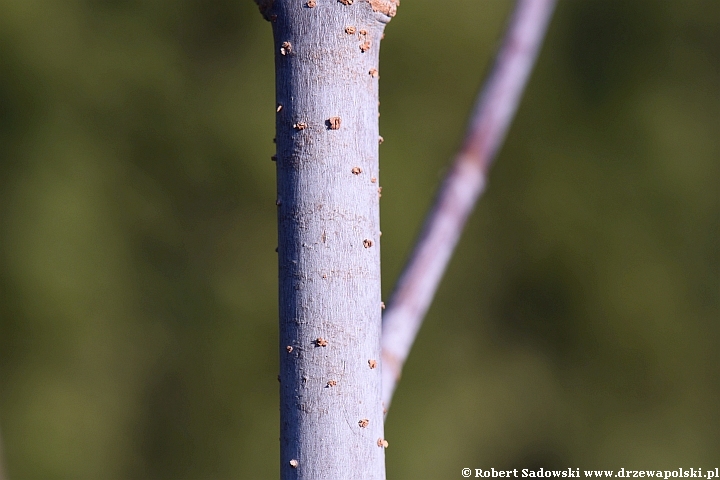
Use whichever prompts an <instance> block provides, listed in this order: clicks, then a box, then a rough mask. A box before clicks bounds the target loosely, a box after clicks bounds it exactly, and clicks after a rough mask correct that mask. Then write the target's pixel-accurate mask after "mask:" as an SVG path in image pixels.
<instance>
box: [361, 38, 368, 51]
mask: <svg viewBox="0 0 720 480" xmlns="http://www.w3.org/2000/svg"><path fill="white" fill-rule="evenodd" d="M368 50H370V40H365V41H364V42H363V43H362V45H360V51H361V52H363V53H365V52H367V51H368Z"/></svg>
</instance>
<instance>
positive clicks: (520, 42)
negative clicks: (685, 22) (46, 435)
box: [382, 0, 555, 409]
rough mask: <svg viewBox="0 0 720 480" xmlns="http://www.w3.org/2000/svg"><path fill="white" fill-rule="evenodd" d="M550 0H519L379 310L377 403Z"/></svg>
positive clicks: (481, 176)
mask: <svg viewBox="0 0 720 480" xmlns="http://www.w3.org/2000/svg"><path fill="white" fill-rule="evenodd" d="M554 7H555V0H519V1H518V3H517V5H516V7H515V11H514V12H513V14H512V17H511V19H510V23H509V25H508V29H507V32H506V33H505V38H504V39H503V43H502V46H501V48H500V50H499V52H498V54H497V57H496V59H495V64H494V66H493V69H492V71H491V73H490V76H489V77H488V79H487V81H486V83H485V86H484V88H483V90H482V93H481V95H480V96H479V98H478V101H477V103H476V105H475V110H474V112H473V114H472V117H471V120H470V125H469V128H468V131H467V133H466V136H465V140H464V142H463V145H462V147H461V149H460V151H459V152H458V154H457V156H456V157H455V160H454V163H453V166H452V168H451V169H450V171H449V173H448V174H447V176H446V178H445V179H444V181H443V185H442V187H441V189H440V192H439V194H438V196H437V198H436V200H435V204H434V205H433V207H432V209H431V211H430V213H429V215H428V217H427V219H426V222H425V225H424V227H423V230H422V233H421V234H420V237H419V238H418V241H417V244H416V246H415V249H414V251H413V253H412V255H411V256H410V259H409V260H408V263H407V265H406V266H405V269H404V270H403V272H402V274H401V275H400V279H399V281H398V283H397V286H396V288H395V291H394V293H393V295H392V297H391V299H390V302H389V305H388V309H387V310H386V312H385V315H384V316H383V329H382V360H383V364H382V375H383V379H382V380H383V403H384V405H385V408H386V409H387V408H389V406H390V401H391V400H392V395H393V392H394V391H395V387H396V384H397V381H398V380H399V378H400V373H401V371H402V367H403V364H404V363H405V360H406V359H407V356H408V354H409V352H410V348H411V346H412V344H413V342H414V341H415V337H416V336H417V333H418V330H419V329H420V325H421V324H422V321H423V318H424V317H425V314H426V312H427V310H428V308H429V306H430V303H431V301H432V299H433V297H434V295H435V292H436V290H437V287H438V284H439V283H440V279H441V278H442V276H443V274H444V272H445V269H446V267H447V264H448V261H449V260H450V257H451V255H452V252H453V250H454V249H455V246H456V245H457V242H458V239H459V238H460V234H461V233H462V230H463V228H464V226H465V222H466V221H467V218H468V216H469V215H470V212H471V211H472V209H473V207H474V206H475V203H476V201H477V199H478V198H479V196H480V195H481V194H482V192H483V190H484V188H485V178H486V175H487V172H488V169H489V167H490V165H491V164H492V161H493V160H494V158H495V154H496V152H497V151H498V149H499V147H500V146H501V145H502V142H503V140H504V138H505V135H506V133H507V130H508V127H509V125H510V122H511V121H512V118H513V116H514V114H515V111H516V110H517V106H518V103H519V101H520V97H521V95H522V92H523V90H524V89H525V85H526V83H527V80H528V77H529V76H530V72H531V70H532V67H533V65H534V63H535V59H536V58H537V55H538V52H539V50H540V46H541V44H542V40H543V38H544V36H545V31H546V30H547V26H548V24H549V22H550V18H551V16H552V12H553V10H554Z"/></svg>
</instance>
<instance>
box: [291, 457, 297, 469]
mask: <svg viewBox="0 0 720 480" xmlns="http://www.w3.org/2000/svg"><path fill="white" fill-rule="evenodd" d="M298 465H299V463H298V461H297V460H295V459H294V458H293V459H292V460H290V466H291V467H292V468H297V467H298Z"/></svg>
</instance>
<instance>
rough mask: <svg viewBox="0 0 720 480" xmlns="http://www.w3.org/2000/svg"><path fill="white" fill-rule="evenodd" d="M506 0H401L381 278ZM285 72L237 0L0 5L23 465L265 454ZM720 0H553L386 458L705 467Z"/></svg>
mask: <svg viewBox="0 0 720 480" xmlns="http://www.w3.org/2000/svg"><path fill="white" fill-rule="evenodd" d="M511 7H512V5H511V4H510V3H508V2H500V1H496V0H493V1H490V0H488V1H483V2H477V1H465V2H437V1H431V0H414V1H412V2H403V5H402V7H401V9H400V11H399V14H398V16H397V17H396V18H395V19H394V20H393V21H392V22H391V23H390V25H389V26H388V29H387V38H386V40H385V42H384V43H383V52H382V58H383V60H382V67H383V68H382V71H381V74H382V83H381V97H382V117H381V131H382V134H383V136H384V137H385V139H386V140H387V141H386V142H385V144H384V145H383V147H382V159H381V163H382V166H383V178H382V180H383V186H384V187H385V188H384V190H383V211H382V221H383V234H384V235H383V262H384V263H383V264H384V276H383V279H384V291H385V292H386V295H387V294H389V292H390V290H391V288H392V284H393V281H394V279H395V278H396V276H397V274H398V272H399V270H400V268H401V267H402V263H403V261H404V258H405V257H406V255H407V253H408V251H409V249H410V248H411V245H412V243H413V241H414V235H415V234H416V232H417V231H418V229H419V227H420V224H421V222H422V218H423V216H424V213H425V210H426V208H427V207H428V205H429V204H430V202H431V200H432V196H433V192H434V191H435V190H436V188H437V184H438V181H439V179H440V178H441V176H442V173H443V171H444V169H445V168H446V166H447V162H448V160H449V159H450V158H451V156H452V154H453V152H454V150H455V149H456V147H457V145H458V144H459V141H460V139H461V137H462V134H463V131H464V125H465V121H466V117H467V115H468V113H469V111H470V109H471V108H472V105H473V102H474V98H475V95H476V92H477V89H478V87H479V85H480V84H481V79H482V77H483V75H484V73H485V72H486V71H487V68H488V65H489V62H490V61H491V59H492V54H493V51H494V49H495V48H496V45H497V39H498V38H499V35H500V33H501V32H502V29H503V26H504V22H505V20H506V17H507V14H508V12H509V11H510V9H511ZM273 85H274V75H273V58H272V44H271V32H270V27H269V26H268V25H267V24H266V22H264V21H263V20H262V18H261V17H260V15H259V14H258V13H257V9H256V6H255V5H254V3H253V2H251V1H249V0H244V1H236V0H233V1H229V0H218V1H214V2H203V1H200V0H162V1H160V0H144V1H138V0H105V1H102V0H64V1H56V0H43V1H38V0H22V1H18V0H0V425H1V426H2V435H3V440H4V453H5V457H6V462H7V470H8V473H9V476H10V478H11V479H14V480H19V479H48V480H50V479H68V478H72V479H108V480H111V479H126V478H128V479H129V478H132V479H177V480H183V479H188V480H192V479H230V478H248V479H250V478H276V477H277V475H278V465H277V457H278V450H279V447H278V441H277V438H278V429H279V422H278V413H277V409H278V398H277V395H278V389H277V383H276V379H275V376H276V373H277V351H278V347H277V346H276V338H277V325H276V323H277V320H276V318H277V307H276V290H277V283H276V282H277V280H276V278H277V277H276V275H277V274H276V258H275V253H274V251H273V250H274V247H275V238H276V230H275V206H274V192H275V182H274V165H273V164H272V162H271V161H270V155H272V154H273V153H274V152H273V144H272V137H273V128H274V125H273V122H274V108H273V107H274V94H273ZM719 91H720V3H718V2H713V1H710V0H705V1H689V0H688V1H683V2H662V3H660V2H656V1H640V0H637V1H634V2H624V1H621V0H613V1H607V0H594V1H586V2H563V3H561V4H560V5H559V7H558V10H557V14H556V17H555V18H554V20H553V23H552V25H551V29H550V32H549V37H548V39H547V42H546V44H545V46H544V48H543V52H542V55H541V57H540V59H539V64H538V67H537V69H536V71H535V73H534V75H533V78H532V81H531V83H530V85H529V89H528V92H527V95H526V96H525V98H524V100H523V103H522V105H521V108H520V111H519V114H518V117H517V118H516V120H515V122H514V125H513V127H512V130H511V132H510V134H509V136H508V138H507V141H506V144H505V146H504V148H503V150H502V152H501V154H500V156H499V158H498V160H497V163H496V166H495V167H494V169H493V171H492V175H491V179H490V184H489V189H488V191H487V193H486V195H485V197H484V198H483V199H482V201H481V204H480V206H479V208H478V210H477V211H476V212H475V214H474V215H473V216H472V218H471V220H470V223H469V225H468V229H467V231H466V232H465V234H464V236H463V239H462V241H461V244H460V246H459V248H458V250H457V252H456V255H455V257H454V259H453V262H452V264H451V266H450V269H449V272H448V274H447V277H446V279H445V281H444V282H443V284H442V287H441V289H440V292H439V293H438V296H437V298H436V301H435V303H434V305H433V307H432V309H431V311H430V314H429V316H428V318H427V321H426V324H425V326H424V328H423V330H422V332H421V334H420V337H419V339H418V342H417V343H416V346H415V349H414V351H413V353H412V355H411V358H410V360H409V362H408V364H407V367H406V370H405V377H404V379H403V381H402V382H401V384H400V388H399V390H398V392H397V395H396V397H395V401H394V403H393V408H392V411H391V413H390V416H389V418H388V423H387V426H386V433H387V438H388V439H389V441H390V448H389V449H388V450H387V464H388V477H389V478H456V477H459V471H460V469H461V468H463V467H472V468H476V467H477V468H479V467H485V468H489V467H491V466H493V467H495V468H526V467H527V468H533V467H540V466H544V467H580V468H581V469H582V468H585V467H587V468H590V467H604V468H613V469H619V468H620V467H625V468H653V469H654V468H663V469H665V468H677V467H683V468H689V467H695V468H697V467H701V468H711V467H712V468H714V467H717V466H718V465H719V464H720V453H719V452H720V433H719V432H720V414H719V413H718V409H717V401H718V396H720V355H719V354H718V351H719V349H718V345H719V344H720V324H719V322H718V320H720V251H719V249H718V239H719V238H720V236H719V234H720V228H719V227H720V195H719V194H718V181H719V180H720V162H718V159H720V141H719V140H718V134H719V133H720V95H719V93H718V92H719Z"/></svg>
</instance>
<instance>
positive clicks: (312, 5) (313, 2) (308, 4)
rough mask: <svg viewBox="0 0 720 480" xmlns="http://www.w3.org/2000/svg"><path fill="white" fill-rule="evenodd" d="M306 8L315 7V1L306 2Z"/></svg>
mask: <svg viewBox="0 0 720 480" xmlns="http://www.w3.org/2000/svg"><path fill="white" fill-rule="evenodd" d="M307 6H308V8H314V7H315V0H308V2H307Z"/></svg>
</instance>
